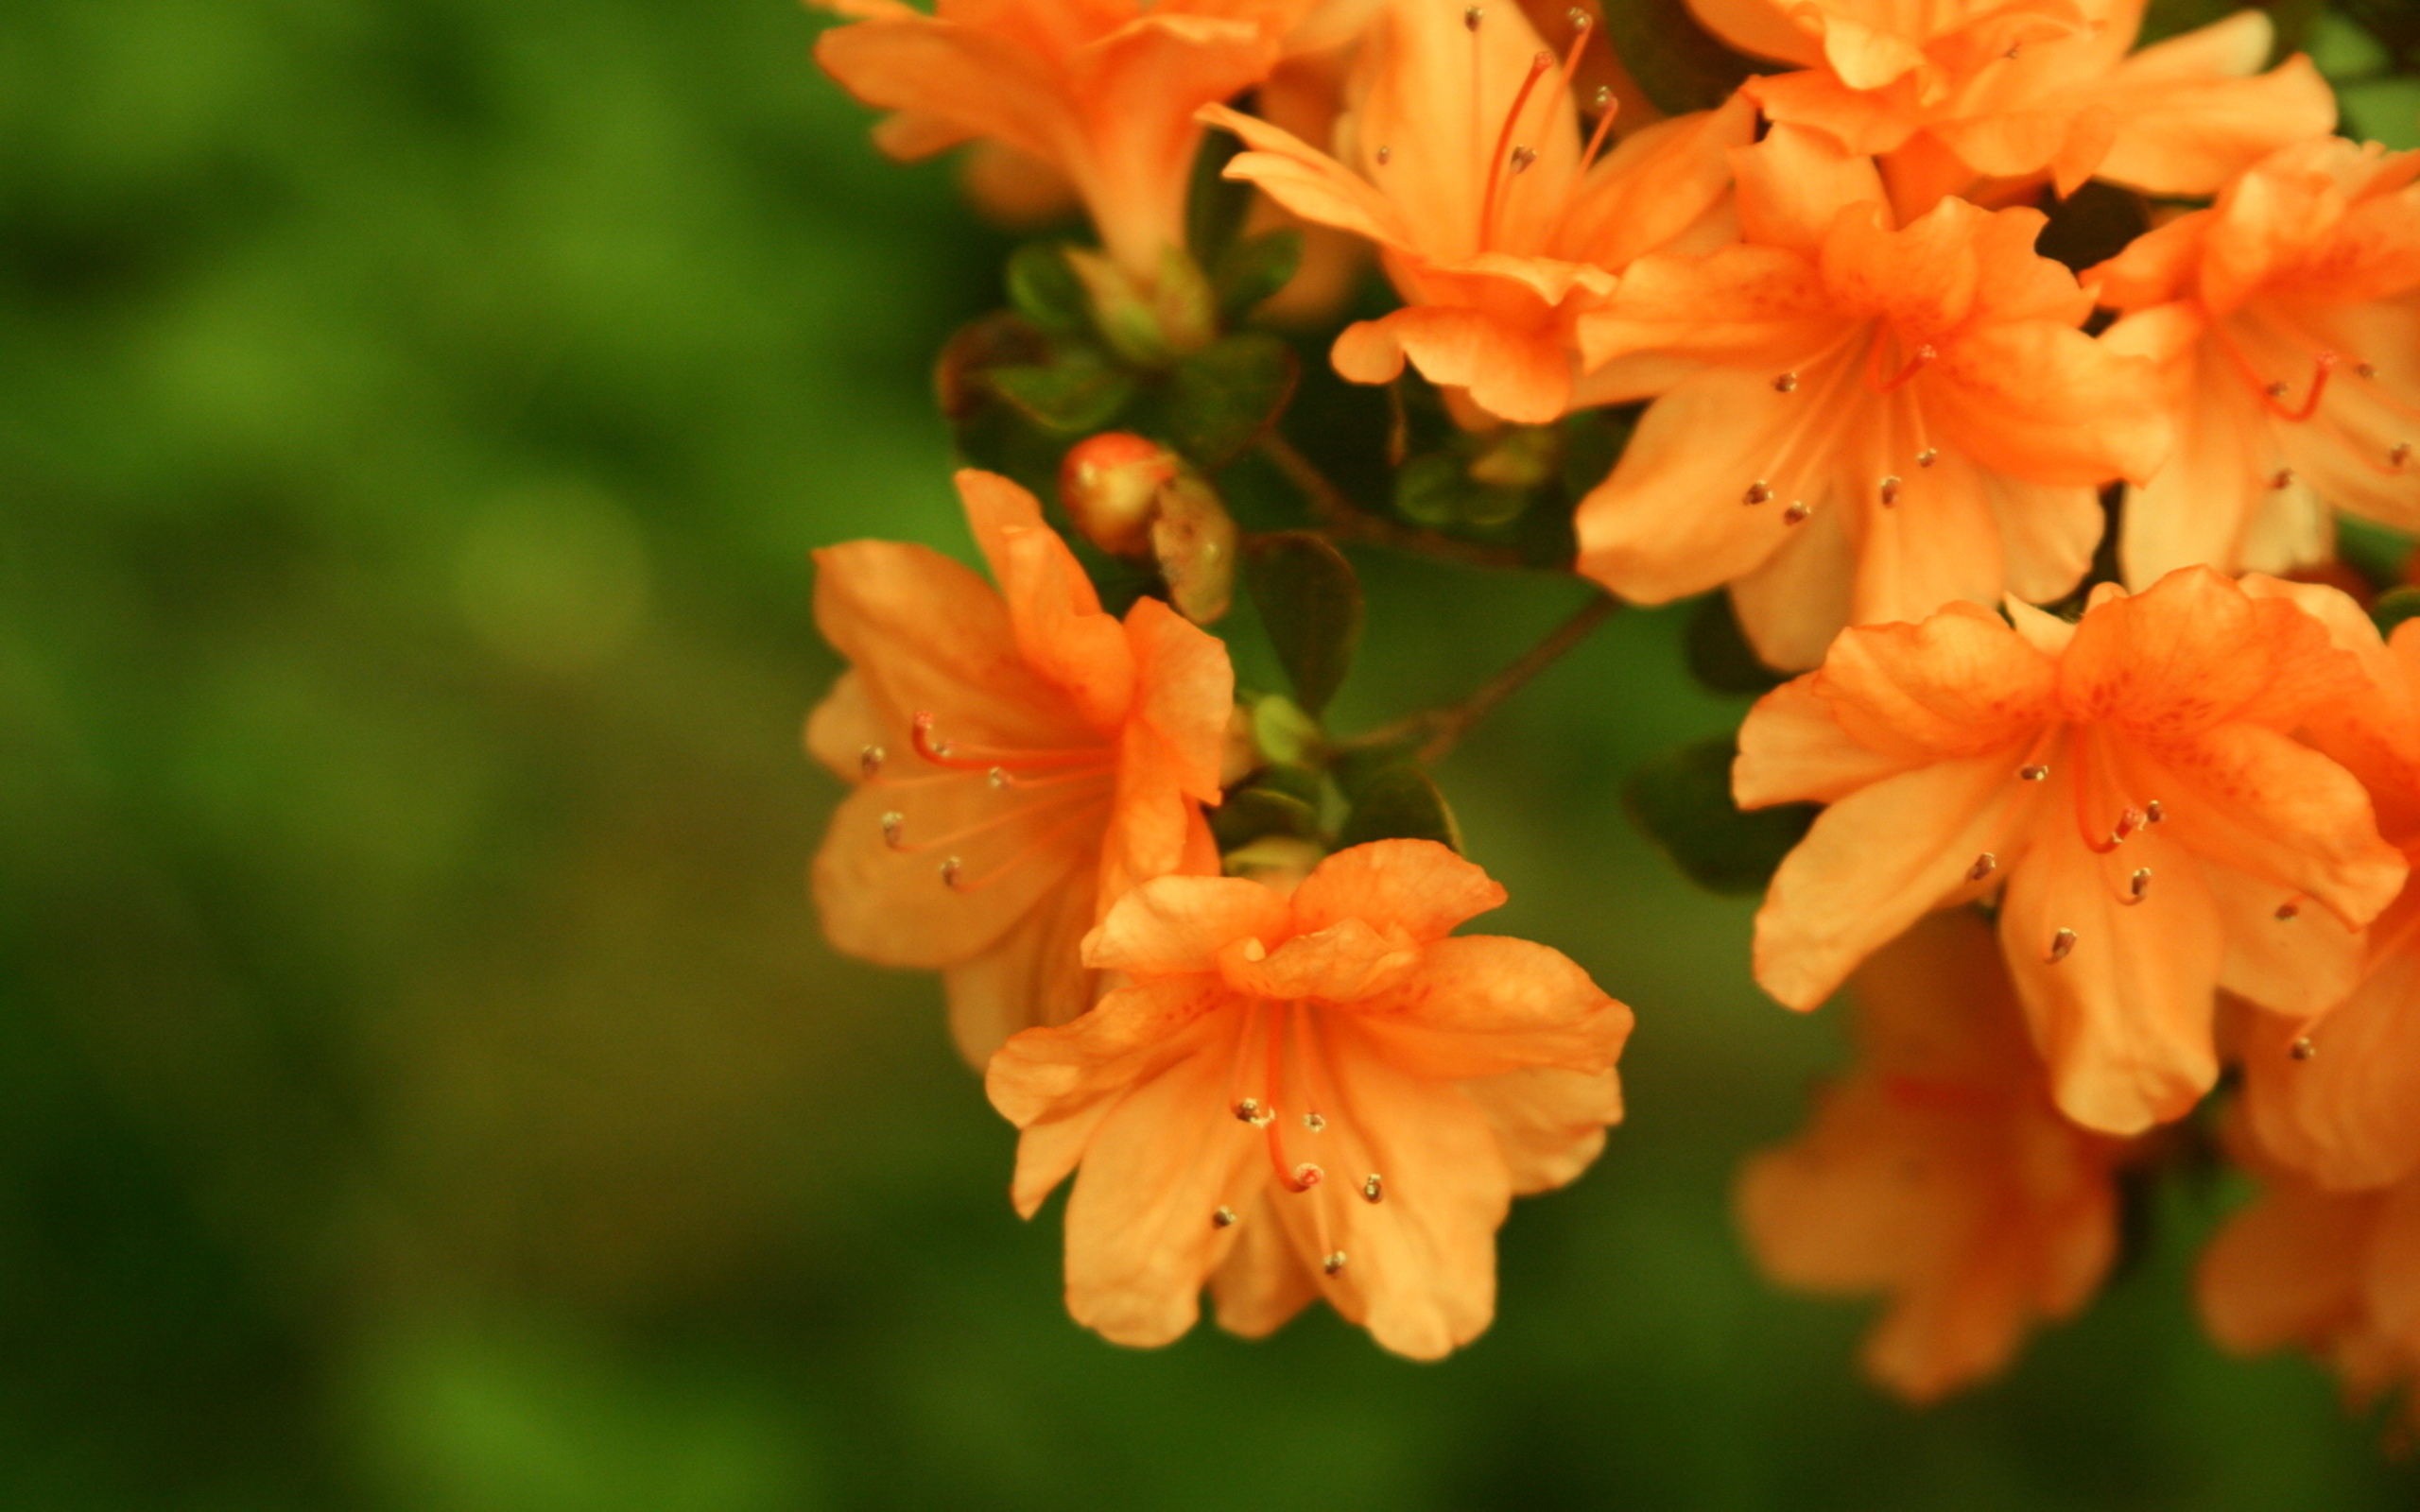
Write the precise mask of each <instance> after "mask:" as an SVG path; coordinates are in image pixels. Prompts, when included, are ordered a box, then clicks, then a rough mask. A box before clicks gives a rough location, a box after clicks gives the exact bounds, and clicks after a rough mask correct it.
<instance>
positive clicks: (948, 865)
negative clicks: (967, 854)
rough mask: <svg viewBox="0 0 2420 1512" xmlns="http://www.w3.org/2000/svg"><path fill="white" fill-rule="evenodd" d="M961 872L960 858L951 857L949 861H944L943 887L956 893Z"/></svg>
mask: <svg viewBox="0 0 2420 1512" xmlns="http://www.w3.org/2000/svg"><path fill="white" fill-rule="evenodd" d="M958 879H959V859H958V857H956V856H951V857H950V858H948V859H947V860H945V861H943V862H942V886H944V887H947V888H949V889H950V890H951V891H953V892H955V891H956V890H957V889H958Z"/></svg>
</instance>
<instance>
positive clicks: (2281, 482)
mask: <svg viewBox="0 0 2420 1512" xmlns="http://www.w3.org/2000/svg"><path fill="white" fill-rule="evenodd" d="M2269 486H2270V487H2271V488H2273V489H2278V490H2285V489H2290V488H2292V487H2293V486H2294V470H2293V469H2292V468H2290V467H2281V468H2279V469H2278V470H2277V471H2276V472H2273V473H2271V474H2270V477H2269Z"/></svg>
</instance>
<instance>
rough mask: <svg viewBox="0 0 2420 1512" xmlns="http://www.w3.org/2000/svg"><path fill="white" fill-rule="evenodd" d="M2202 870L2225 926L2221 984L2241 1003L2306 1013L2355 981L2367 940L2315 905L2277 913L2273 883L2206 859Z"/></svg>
mask: <svg viewBox="0 0 2420 1512" xmlns="http://www.w3.org/2000/svg"><path fill="white" fill-rule="evenodd" d="M2203 878H2204V881H2206V882H2207V883H2208V884H2209V885H2210V896H2211V897H2212V898H2213V899H2214V900H2215V901H2216V902H2217V903H2218V906H2219V918H2220V920H2221V926H2222V927H2223V928H2224V929H2225V931H2226V936H2227V953H2226V959H2225V960H2224V961H2222V962H2221V963H2220V967H2219V987H2220V988H2221V989H2222V990H2224V991H2227V992H2231V993H2233V994H2234V995H2235V996H2237V997H2239V998H2241V999H2243V1000H2244V1001H2245V1002H2247V1003H2256V1004H2258V1005H2260V1006H2262V1007H2264V1008H2268V1009H2271V1010H2273V1011H2274V1012H2278V1013H2288V1014H2293V1015H2295V1016H2297V1017H2298V1018H2302V1019H2305V1020H2308V1019H2310V1018H2314V1017H2316V1016H2318V1015H2319V1014H2321V1013H2324V1012H2325V1011H2327V1010H2328V1009H2330V1008H2333V1007H2334V1006H2336V1005H2337V1004H2339V1003H2342V1001H2343V1000H2344V998H2345V997H2346V996H2347V995H2348V994H2349V993H2351V992H2352V990H2353V989H2354V988H2356V987H2358V986H2359V984H2360V980H2361V963H2362V958H2363V956H2364V955H2365V954H2367V952H2368V942H2367V941H2366V940H2364V939H2363V938H2362V936H2361V935H2360V933H2359V931H2356V930H2350V929H2345V928H2343V927H2342V926H2341V925H2339V924H2338V923H2337V922H2336V920H2334V919H2328V918H2326V917H2325V916H2323V915H2321V914H2319V913H2318V912H2317V911H2316V910H2314V911H2313V913H2312V917H2311V918H2309V919H2303V918H2301V917H2300V916H2299V915H2290V916H2289V917H2287V918H2284V919H2280V918H2278V917H2277V913H2278V908H2279V905H2280V904H2281V903H2282V902H2285V898H2284V897H2283V896H2281V894H2280V890H2279V889H2278V887H2277V885H2275V884H2274V883H2271V882H2265V881H2262V880H2261V879H2259V878H2256V877H2249V876H2246V875H2244V874H2243V873H2242V872H2240V871H2238V870H2236V869H2235V868H2232V867H2222V866H2218V865H2215V864H2213V865H2209V866H2205V867H2204V868H2203Z"/></svg>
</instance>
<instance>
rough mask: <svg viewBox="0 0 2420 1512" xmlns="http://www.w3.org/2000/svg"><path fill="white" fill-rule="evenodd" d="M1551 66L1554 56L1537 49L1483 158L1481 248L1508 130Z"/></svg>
mask: <svg viewBox="0 0 2420 1512" xmlns="http://www.w3.org/2000/svg"><path fill="white" fill-rule="evenodd" d="M1553 66H1554V56H1553V55H1552V54H1551V53H1539V54H1537V55H1536V56H1534V57H1532V58H1531V59H1530V74H1529V77H1526V78H1524V79H1522V80H1521V87H1520V89H1518V90H1517V91H1515V92H1514V93H1513V108H1512V109H1511V110H1510V111H1507V112H1505V114H1504V126H1503V129H1501V130H1499V131H1497V132H1496V134H1495V156H1494V157H1492V158H1490V159H1488V162H1487V193H1486V194H1485V195H1484V196H1483V197H1482V198H1480V200H1479V211H1478V245H1479V249H1480V250H1481V251H1484V250H1486V249H1487V248H1488V247H1489V245H1490V244H1491V243H1493V242H1494V241H1495V210H1496V196H1497V194H1498V193H1499V191H1500V190H1501V188H1502V185H1503V181H1504V164H1505V163H1507V162H1508V161H1509V160H1510V159H1511V158H1512V157H1513V131H1515V130H1516V129H1519V127H1520V124H1521V112H1522V110H1523V109H1524V108H1525V107H1526V106H1528V104H1529V103H1530V91H1531V90H1533V89H1536V88H1537V87H1538V80H1539V79H1541V78H1544V77H1546V75H1547V69H1549V68H1552V67H1553ZM1532 156H1534V154H1532ZM1522 166H1523V167H1526V166H1528V164H1526V163H1524V164H1523V165H1522ZM1520 171H1521V170H1520V169H1519V168H1515V169H1513V172H1515V173H1518V172H1520Z"/></svg>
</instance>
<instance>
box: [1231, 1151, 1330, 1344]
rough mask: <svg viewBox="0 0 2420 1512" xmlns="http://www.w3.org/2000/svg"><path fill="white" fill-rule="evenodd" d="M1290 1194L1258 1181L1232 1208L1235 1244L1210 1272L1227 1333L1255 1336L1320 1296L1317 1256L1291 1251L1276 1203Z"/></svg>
mask: <svg viewBox="0 0 2420 1512" xmlns="http://www.w3.org/2000/svg"><path fill="white" fill-rule="evenodd" d="M1291 1195H1292V1194H1289V1193H1284V1192H1280V1191H1279V1190H1277V1188H1276V1187H1275V1186H1273V1185H1271V1184H1268V1183H1263V1185H1262V1188H1261V1190H1260V1191H1258V1192H1256V1193H1255V1194H1253V1199H1252V1201H1251V1203H1250V1204H1249V1205H1248V1206H1245V1207H1240V1208H1236V1210H1235V1211H1236V1226H1235V1233H1236V1240H1235V1247H1234V1248H1232V1249H1230V1250H1229V1251H1228V1252H1227V1258H1226V1259H1225V1260H1224V1261H1222V1262H1221V1263H1219V1268H1218V1269H1217V1270H1216V1271H1214V1272H1212V1273H1211V1276H1210V1296H1211V1299H1212V1300H1213V1301H1214V1302H1216V1303H1217V1304H1218V1309H1219V1327H1220V1328H1222V1329H1225V1330H1226V1331H1227V1332H1230V1333H1236V1334H1240V1335H1242V1336H1243V1337H1245V1338H1247V1339H1257V1338H1261V1337H1263V1336H1265V1335H1267V1334H1270V1333H1273V1332H1276V1331H1277V1330H1278V1329H1279V1328H1281V1327H1282V1326H1284V1325H1285V1323H1286V1322H1287V1321H1288V1319H1290V1318H1291V1317H1293V1315H1294V1314H1297V1313H1299V1312H1301V1311H1302V1310H1303V1309H1304V1308H1305V1307H1308V1306H1309V1305H1310V1304H1311V1303H1313V1302H1316V1301H1318V1300H1319V1299H1320V1288H1319V1282H1318V1280H1317V1276H1318V1272H1317V1270H1316V1269H1315V1268H1314V1267H1315V1266H1316V1265H1317V1264H1318V1263H1319V1258H1318V1257H1312V1258H1308V1259H1306V1258H1305V1256H1303V1255H1302V1254H1300V1253H1298V1252H1297V1251H1296V1249H1295V1246H1294V1241H1293V1239H1292V1237H1291V1236H1290V1235H1288V1233H1287V1231H1286V1223H1285V1219H1284V1216H1283V1213H1282V1211H1281V1210H1280V1208H1279V1206H1278V1205H1279V1204H1280V1203H1282V1202H1285V1201H1287V1200H1288V1199H1289V1197H1290V1196H1291Z"/></svg>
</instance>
